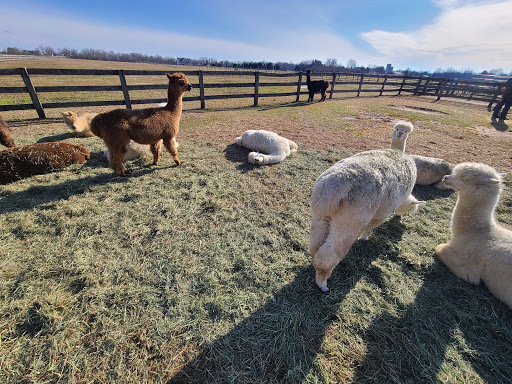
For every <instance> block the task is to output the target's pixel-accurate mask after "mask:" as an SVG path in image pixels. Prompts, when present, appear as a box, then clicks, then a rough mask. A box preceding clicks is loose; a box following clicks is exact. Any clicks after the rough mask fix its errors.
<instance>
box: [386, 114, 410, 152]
mask: <svg viewBox="0 0 512 384" xmlns="http://www.w3.org/2000/svg"><path fill="white" fill-rule="evenodd" d="M393 129H394V131H393V135H392V136H391V149H398V150H399V151H402V152H405V146H406V143H407V137H408V136H409V133H411V132H412V131H413V130H414V126H413V125H412V123H410V122H408V121H399V122H398V123H396V124H395V126H394V127H393Z"/></svg>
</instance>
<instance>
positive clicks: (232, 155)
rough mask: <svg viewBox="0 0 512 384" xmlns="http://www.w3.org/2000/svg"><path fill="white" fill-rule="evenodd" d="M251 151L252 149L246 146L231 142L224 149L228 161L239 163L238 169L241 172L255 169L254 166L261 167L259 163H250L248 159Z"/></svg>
mask: <svg viewBox="0 0 512 384" xmlns="http://www.w3.org/2000/svg"><path fill="white" fill-rule="evenodd" d="M249 152H251V151H250V150H249V149H247V148H245V147H241V146H239V145H236V144H229V145H228V146H227V147H226V148H225V149H224V157H225V158H226V160H228V161H231V162H233V163H239V164H238V165H237V167H236V169H237V170H239V171H240V172H241V173H247V172H249V171H251V170H253V169H254V168H257V167H259V165H254V164H251V163H249V160H247V156H248V155H249Z"/></svg>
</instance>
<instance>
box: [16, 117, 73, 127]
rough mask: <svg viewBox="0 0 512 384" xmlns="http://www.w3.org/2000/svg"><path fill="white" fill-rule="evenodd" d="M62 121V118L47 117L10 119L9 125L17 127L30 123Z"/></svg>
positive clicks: (41, 123) (39, 123)
mask: <svg viewBox="0 0 512 384" xmlns="http://www.w3.org/2000/svg"><path fill="white" fill-rule="evenodd" d="M62 122H63V121H62V119H60V118H46V119H39V118H33V119H20V120H9V125H10V126H11V127H12V128H16V127H26V126H29V125H43V124H55V123H62Z"/></svg>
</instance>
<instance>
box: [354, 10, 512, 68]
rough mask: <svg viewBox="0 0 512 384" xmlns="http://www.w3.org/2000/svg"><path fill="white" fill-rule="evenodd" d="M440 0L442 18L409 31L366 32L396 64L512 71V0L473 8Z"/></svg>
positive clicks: (366, 37)
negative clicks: (411, 63) (413, 63)
mask: <svg viewBox="0 0 512 384" xmlns="http://www.w3.org/2000/svg"><path fill="white" fill-rule="evenodd" d="M467 3H468V2H467V1H465V2H461V1H457V0H437V1H436V4H438V5H439V6H442V12H441V15H440V16H439V17H438V18H437V19H435V20H432V24H430V25H427V26H424V27H422V28H419V29H418V30H415V31H409V32H400V33H397V32H388V31H382V30H374V31H371V32H366V33H362V34H361V36H362V37H363V39H365V40H366V41H368V42H369V43H370V44H371V45H372V46H373V47H374V48H375V49H376V50H377V51H378V52H380V53H381V54H382V55H383V56H387V57H390V58H391V60H392V61H393V62H394V63H397V64H398V63H407V62H409V63H410V62H411V61H413V62H416V63H418V64H419V65H423V66H424V67H426V68H430V69H432V68H434V69H435V68H438V67H440V68H446V67H447V66H450V67H455V68H473V69H476V70H479V69H490V68H497V67H502V68H506V69H507V70H508V69H511V68H512V23H511V22H510V20H512V1H510V0H507V1H501V2H498V3H497V2H493V3H489V2H485V3H482V2H479V3H476V4H469V5H460V4H467Z"/></svg>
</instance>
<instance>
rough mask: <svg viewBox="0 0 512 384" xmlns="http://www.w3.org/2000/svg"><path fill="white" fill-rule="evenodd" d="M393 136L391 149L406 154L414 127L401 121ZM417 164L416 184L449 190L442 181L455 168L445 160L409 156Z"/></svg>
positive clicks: (396, 126)
mask: <svg viewBox="0 0 512 384" xmlns="http://www.w3.org/2000/svg"><path fill="white" fill-rule="evenodd" d="M394 128H395V130H394V131H393V135H392V136H391V148H392V149H398V150H400V151H402V152H405V147H406V142H407V137H408V135H409V133H411V132H412V131H413V125H412V124H411V123H409V122H408V121H400V122H398V123H397V124H396V125H395V127H394ZM409 156H410V157H411V158H412V159H413V160H414V163H415V164H416V170H417V176H416V184H418V185H430V184H434V187H436V188H437V189H447V188H446V186H445V185H444V183H443V181H442V179H443V177H444V176H445V175H449V174H450V173H451V172H452V169H453V166H452V165H451V164H450V163H449V162H447V161H446V160H443V159H438V158H436V157H426V156H420V155H409Z"/></svg>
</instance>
